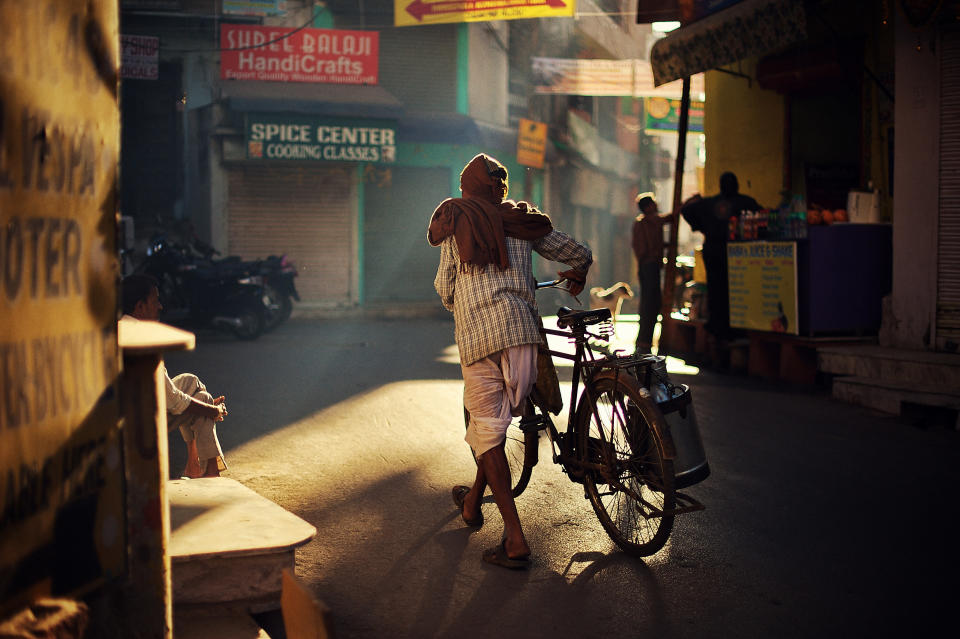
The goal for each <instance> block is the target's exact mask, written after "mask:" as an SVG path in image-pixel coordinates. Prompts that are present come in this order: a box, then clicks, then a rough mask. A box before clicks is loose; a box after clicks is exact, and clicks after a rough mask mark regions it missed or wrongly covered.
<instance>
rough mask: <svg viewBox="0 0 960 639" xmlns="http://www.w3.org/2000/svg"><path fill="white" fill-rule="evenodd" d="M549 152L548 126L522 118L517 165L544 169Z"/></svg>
mask: <svg viewBox="0 0 960 639" xmlns="http://www.w3.org/2000/svg"><path fill="white" fill-rule="evenodd" d="M546 150H547V124H546V123H545V122H536V121H534V120H527V119H526V118H520V122H519V123H518V125H517V164H522V165H523V166H530V167H533V168H535V169H542V168H543V158H544V155H545V154H546Z"/></svg>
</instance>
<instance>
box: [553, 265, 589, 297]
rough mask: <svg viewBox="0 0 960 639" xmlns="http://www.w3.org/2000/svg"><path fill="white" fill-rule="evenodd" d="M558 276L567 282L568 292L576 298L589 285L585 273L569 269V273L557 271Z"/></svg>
mask: <svg viewBox="0 0 960 639" xmlns="http://www.w3.org/2000/svg"><path fill="white" fill-rule="evenodd" d="M557 275H559V276H560V277H561V278H562V279H565V280H567V287H566V288H567V292H568V293H570V294H571V295H573V296H574V297H576V296H577V295H579V294H580V293H581V292H582V291H583V287H584V285H585V284H586V283H587V274H586V272H584V271H578V270H576V269H569V270H567V271H557Z"/></svg>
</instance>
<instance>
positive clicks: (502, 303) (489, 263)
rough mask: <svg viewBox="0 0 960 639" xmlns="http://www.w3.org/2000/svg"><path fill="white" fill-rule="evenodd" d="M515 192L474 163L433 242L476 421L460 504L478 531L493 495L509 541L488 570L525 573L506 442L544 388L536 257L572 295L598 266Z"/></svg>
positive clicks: (490, 558) (446, 205) (501, 176)
mask: <svg viewBox="0 0 960 639" xmlns="http://www.w3.org/2000/svg"><path fill="white" fill-rule="evenodd" d="M508 188H509V187H508V181H507V170H506V167H504V166H503V164H501V163H500V162H498V161H497V160H496V159H494V158H493V157H491V156H489V155H486V154H482V153H481V154H479V155H477V156H475V157H474V158H473V159H472V160H470V162H469V163H468V164H467V165H466V166H465V167H464V169H463V171H462V172H461V173H460V191H461V193H462V195H463V197H460V198H448V199H446V200H444V201H443V202H441V203H440V205H439V206H438V207H437V209H436V210H435V211H434V213H433V216H432V217H431V219H430V226H429V229H428V231H427V241H429V242H430V244H431V245H432V246H439V247H440V249H441V252H440V265H439V267H438V269H437V276H436V279H435V280H434V286H435V288H436V290H437V293H438V294H439V295H440V299H441V301H442V302H443V305H444V307H445V308H446V309H447V310H449V311H452V312H453V318H454V336H455V338H456V342H457V346H458V347H459V350H460V366H461V369H462V371H463V384H464V388H463V404H464V407H465V408H466V410H467V411H468V412H469V413H470V422H469V425H468V426H467V434H466V437H465V438H464V439H465V440H466V442H467V443H468V444H469V445H470V447H471V448H472V449H473V453H474V456H475V457H476V459H477V474H476V478H475V479H474V482H473V485H472V486H454V488H453V500H454V503H455V504H456V505H457V507H458V508H459V509H460V514H461V517H462V518H463V521H464V522H465V523H466V524H467V525H470V526H477V527H479V526H481V525H483V512H482V511H481V508H480V506H481V502H482V500H483V494H484V492H485V490H486V488H487V486H489V487H490V490H491V491H492V492H493V498H494V501H495V502H496V504H497V508H498V509H499V510H500V516H501V517H502V518H503V524H504V539H503V541H502V542H501V543H500V545H499V546H496V547H494V548H491V549H489V550H487V551H485V552H484V554H483V560H484V561H486V562H488V563H491V564H495V565H499V566H503V567H506V568H526V567H527V566H529V563H530V562H529V557H530V547H529V545H528V544H527V540H526V537H525V536H524V534H523V528H522V527H521V525H520V517H519V515H518V513H517V508H516V504H515V502H514V499H513V493H512V491H511V480H510V469H509V466H508V464H507V459H506V455H505V453H504V439H505V434H506V431H507V427H508V426H509V425H510V420H511V416H513V415H516V414H517V413H518V411H519V409H520V406H521V405H522V403H523V401H524V399H525V398H526V397H527V395H528V394H529V393H530V390H531V389H532V388H533V385H534V383H535V382H536V377H537V345H538V344H540V343H541V342H542V341H543V337H542V335H541V333H540V320H539V313H538V310H537V303H536V299H535V297H534V287H535V284H536V281H535V279H534V276H533V262H532V251H536V252H537V253H539V254H540V255H542V256H543V257H545V258H547V259H549V260H553V261H556V262H561V263H563V264H566V265H567V266H569V267H571V268H570V270H567V271H563V272H560V273H559V275H560V277H562V278H564V279H566V280H568V281H569V291H570V292H571V293H572V294H574V295H576V294H578V293H580V291H581V290H583V286H584V284H585V282H586V276H587V271H588V269H589V268H590V265H591V264H592V262H593V256H592V254H591V252H590V249H589V248H587V247H586V246H584V245H583V244H580V243H579V242H577V241H576V240H574V239H573V238H571V237H570V236H569V235H567V234H566V233H563V232H561V231H558V230H555V229H554V228H553V225H552V224H551V222H550V218H549V217H547V216H546V215H544V214H543V213H541V212H540V211H539V210H537V209H536V208H535V207H534V206H533V205H531V204H529V203H527V202H514V201H513V200H507V199H505V198H506V196H507V192H508Z"/></svg>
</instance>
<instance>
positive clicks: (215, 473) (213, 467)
mask: <svg viewBox="0 0 960 639" xmlns="http://www.w3.org/2000/svg"><path fill="white" fill-rule="evenodd" d="M203 476H204V477H219V476H220V466H219V465H217V458H216V457H211V458H210V459H208V460H207V468H206V471H205V472H204V473H203Z"/></svg>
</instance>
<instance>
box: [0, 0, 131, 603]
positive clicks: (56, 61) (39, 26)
mask: <svg viewBox="0 0 960 639" xmlns="http://www.w3.org/2000/svg"><path fill="white" fill-rule="evenodd" d="M117 5H118V3H117V2H116V1H115V0H112V1H111V0H62V1H61V0H58V1H56V2H53V1H48V2H0V24H2V25H3V37H2V38H0V60H3V61H4V62H3V64H2V65H0V574H2V575H3V576H4V577H3V578H2V579H0V618H2V617H3V616H4V615H3V614H2V613H3V610H2V608H3V606H4V605H9V604H10V603H11V602H13V601H15V599H16V597H17V596H19V594H22V593H24V592H27V591H29V592H31V593H34V594H42V593H48V594H54V595H57V594H66V593H71V592H76V591H78V590H81V589H83V588H85V587H87V586H89V585H91V584H93V583H97V582H100V581H102V580H105V579H108V578H110V577H113V576H118V575H120V574H122V572H123V569H124V558H125V547H124V545H125V535H124V530H125V528H124V526H125V525H124V507H123V500H122V494H123V493H122V481H123V464H122V455H121V449H120V436H119V405H118V399H117V375H118V369H119V354H118V348H117V329H116V326H117V321H116V320H117V316H116V312H117V294H116V291H117V273H118V268H117V259H116V248H115V237H116V229H117V208H116V207H117V200H116V180H117V163H118V155H119V129H120V118H119V110H118V106H117V90H118V82H117V74H118V70H119V57H120V56H119V41H120V38H119V34H118V31H117V20H118V17H117Z"/></svg>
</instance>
